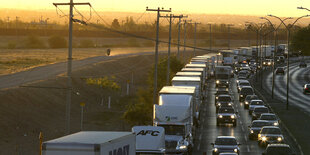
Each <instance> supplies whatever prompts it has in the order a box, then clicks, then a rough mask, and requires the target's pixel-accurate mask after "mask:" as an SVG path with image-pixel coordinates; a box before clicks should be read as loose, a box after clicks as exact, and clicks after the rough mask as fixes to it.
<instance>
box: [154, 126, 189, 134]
mask: <svg viewBox="0 0 310 155" xmlns="http://www.w3.org/2000/svg"><path fill="white" fill-rule="evenodd" d="M159 126H161V127H163V128H165V134H166V135H178V136H184V133H185V126H183V125H159Z"/></svg>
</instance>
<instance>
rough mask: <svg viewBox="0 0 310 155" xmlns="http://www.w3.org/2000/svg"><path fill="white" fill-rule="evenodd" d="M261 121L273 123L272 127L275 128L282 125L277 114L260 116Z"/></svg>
mask: <svg viewBox="0 0 310 155" xmlns="http://www.w3.org/2000/svg"><path fill="white" fill-rule="evenodd" d="M259 120H265V121H268V122H270V123H272V125H274V126H278V125H279V123H280V120H279V119H278V117H277V116H276V115H275V114H272V113H263V114H261V115H260V117H259Z"/></svg>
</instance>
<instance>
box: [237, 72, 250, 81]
mask: <svg viewBox="0 0 310 155" xmlns="http://www.w3.org/2000/svg"><path fill="white" fill-rule="evenodd" d="M237 77H238V78H241V79H246V78H248V77H249V75H248V71H245V70H241V71H239V72H238V76H237Z"/></svg>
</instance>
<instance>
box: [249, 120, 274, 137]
mask: <svg viewBox="0 0 310 155" xmlns="http://www.w3.org/2000/svg"><path fill="white" fill-rule="evenodd" d="M264 126H272V123H270V122H268V121H266V120H254V121H252V123H251V125H250V126H248V127H249V139H251V140H255V139H257V135H258V133H259V132H260V130H261V129H262V128H263V127H264Z"/></svg>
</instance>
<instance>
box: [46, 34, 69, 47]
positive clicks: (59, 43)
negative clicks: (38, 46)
mask: <svg viewBox="0 0 310 155" xmlns="http://www.w3.org/2000/svg"><path fill="white" fill-rule="evenodd" d="M48 45H49V47H50V48H66V47H67V40H66V39H65V38H64V37H61V36H51V37H50V38H49V39H48Z"/></svg>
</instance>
